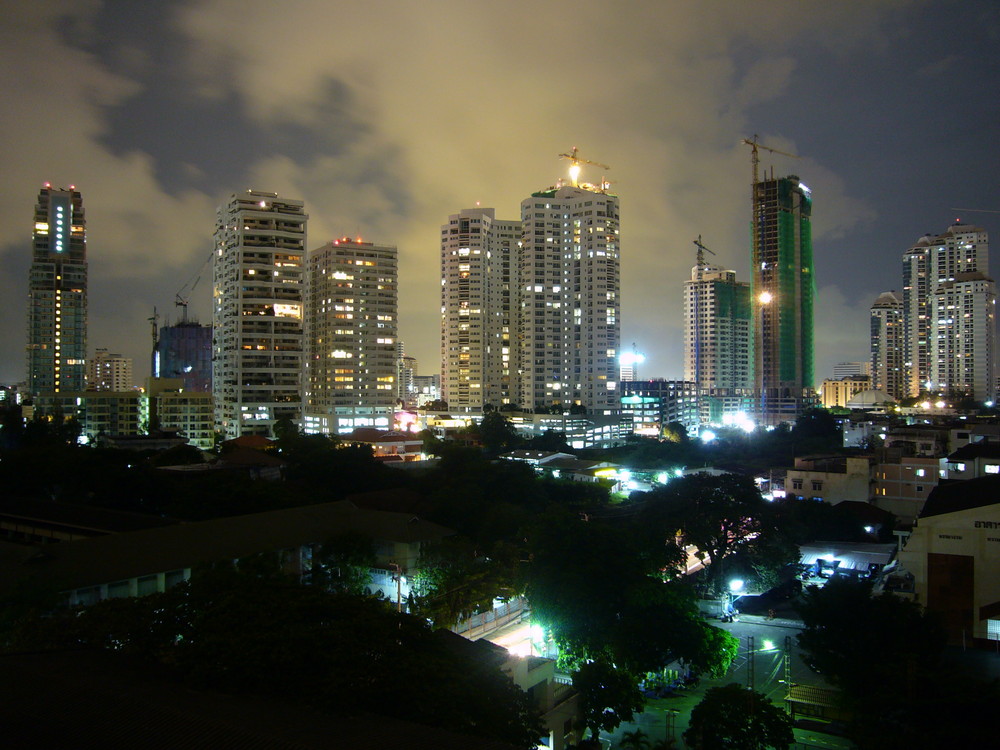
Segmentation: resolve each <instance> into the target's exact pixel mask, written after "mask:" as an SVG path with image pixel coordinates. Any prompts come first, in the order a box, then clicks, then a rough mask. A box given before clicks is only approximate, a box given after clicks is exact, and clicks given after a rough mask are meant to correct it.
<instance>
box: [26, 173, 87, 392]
mask: <svg viewBox="0 0 1000 750" xmlns="http://www.w3.org/2000/svg"><path fill="white" fill-rule="evenodd" d="M86 229H87V222H86V219H85V217H84V212H83V199H82V197H81V196H80V192H79V191H78V190H75V189H74V187H73V186H72V185H71V186H70V188H69V189H68V190H62V189H56V188H53V187H52V186H51V185H50V184H49V183H46V184H45V187H43V188H42V189H41V190H40V191H39V193H38V202H37V203H36V204H35V222H34V232H33V235H32V247H31V270H30V272H29V277H28V316H27V329H28V330H27V334H28V335H27V381H28V391H29V393H30V394H31V395H32V396H36V395H38V394H40V393H60V392H67V391H74V392H75V391H82V390H84V388H85V387H86V374H87V373H86V359H87V234H86Z"/></svg>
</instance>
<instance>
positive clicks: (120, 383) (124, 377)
mask: <svg viewBox="0 0 1000 750" xmlns="http://www.w3.org/2000/svg"><path fill="white" fill-rule="evenodd" d="M133 388H135V383H134V382H133V381H132V358H131V357H123V356H122V355H121V354H114V353H112V352H109V351H108V350H107V349H98V350H97V351H95V352H94V356H93V357H92V358H91V359H90V361H88V362H87V390H88V391H130V390H132V389H133Z"/></svg>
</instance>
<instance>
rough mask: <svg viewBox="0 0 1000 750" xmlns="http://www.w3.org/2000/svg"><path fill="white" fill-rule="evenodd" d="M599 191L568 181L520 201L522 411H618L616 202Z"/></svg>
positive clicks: (619, 323) (619, 295) (518, 274)
mask: <svg viewBox="0 0 1000 750" xmlns="http://www.w3.org/2000/svg"><path fill="white" fill-rule="evenodd" d="M604 187H606V184H605V185H602V186H600V187H598V186H593V185H588V184H584V183H580V184H576V180H575V179H574V184H573V185H561V186H556V187H554V188H550V189H548V190H542V191H540V192H537V193H534V194H532V195H531V197H529V198H527V199H525V200H524V201H522V203H521V227H522V235H521V248H520V252H519V258H518V266H517V288H518V297H519V307H518V327H517V337H518V340H519V343H520V347H519V349H520V351H519V356H520V363H519V369H520V372H521V383H520V386H521V387H520V398H519V403H520V404H521V405H522V406H524V407H526V408H536V409H537V408H539V407H542V408H545V407H551V406H560V407H562V408H563V409H569V408H572V407H574V406H582V407H584V408H586V409H587V411H588V412H589V413H592V414H614V413H617V412H618V410H619V408H620V403H619V394H618V355H619V353H620V351H619V349H620V342H621V293H620V291H621V277H620V272H619V267H620V250H619V227H618V222H619V213H618V198H617V196H615V195H612V194H609V193H607V192H606V190H604V189H603V188H604Z"/></svg>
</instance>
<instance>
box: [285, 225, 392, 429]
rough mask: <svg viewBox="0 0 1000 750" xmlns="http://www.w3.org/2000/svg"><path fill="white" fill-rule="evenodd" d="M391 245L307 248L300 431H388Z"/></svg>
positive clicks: (345, 241) (343, 242) (341, 243)
mask: <svg viewBox="0 0 1000 750" xmlns="http://www.w3.org/2000/svg"><path fill="white" fill-rule="evenodd" d="M396 264H397V258H396V248H395V247H392V246H388V245H376V244H373V243H371V242H363V241H361V239H360V238H358V239H351V238H348V237H345V238H342V239H339V240H333V241H332V242H328V243H327V244H325V245H323V246H322V247H320V248H317V249H315V250H311V251H310V252H309V255H308V259H307V272H306V305H305V316H306V351H307V358H306V378H305V400H304V401H305V404H304V408H305V420H304V421H305V429H306V431H307V432H314V433H326V434H331V433H332V434H338V433H348V432H352V431H353V430H354V429H355V428H357V427H377V428H380V429H389V428H391V427H392V415H393V410H394V408H395V404H396V361H397V344H396V341H397V321H396V316H397V304H398V297H397V270H396Z"/></svg>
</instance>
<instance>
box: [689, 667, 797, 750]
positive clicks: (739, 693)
mask: <svg viewBox="0 0 1000 750" xmlns="http://www.w3.org/2000/svg"><path fill="white" fill-rule="evenodd" d="M684 741H685V742H686V743H687V744H688V747H690V748H692V750H716V748H726V750H758V749H763V748H769V747H773V748H787V747H788V746H789V745H791V744H792V743H793V742H794V741H795V736H794V734H793V733H792V721H791V719H790V718H789V716H788V714H786V713H785V712H784V711H783V710H782V709H781V708H778V707H777V706H775V705H774V704H773V703H771V702H770V701H769V700H768V699H767V696H765V695H764V694H762V693H758V692H756V691H754V690H750V689H748V688H745V687H743V686H741V685H737V684H736V683H735V682H734V683H730V684H729V685H726V686H725V687H715V688H710V689H709V690H708V691H707V692H706V693H705V697H704V698H702V700H701V702H700V703H699V704H698V705H697V706H695V707H694V709H693V710H692V711H691V723H690V727H689V729H688V730H687V731H686V732H684Z"/></svg>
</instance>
